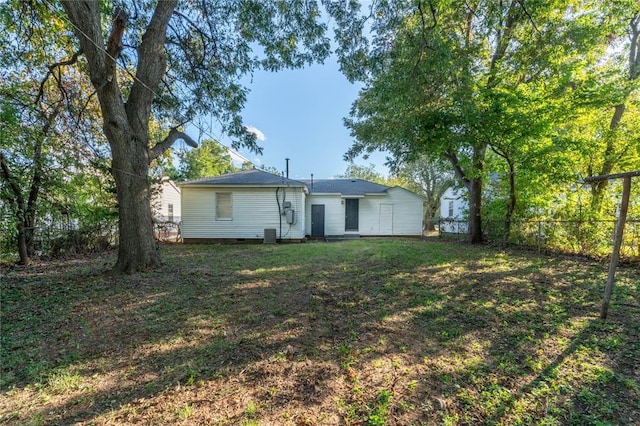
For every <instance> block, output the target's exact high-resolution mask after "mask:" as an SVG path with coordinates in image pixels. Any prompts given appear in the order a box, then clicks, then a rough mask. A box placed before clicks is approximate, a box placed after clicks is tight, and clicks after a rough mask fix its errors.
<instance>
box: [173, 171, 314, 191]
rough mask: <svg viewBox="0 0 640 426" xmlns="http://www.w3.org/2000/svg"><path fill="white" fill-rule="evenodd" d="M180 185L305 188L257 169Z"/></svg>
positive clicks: (301, 184)
mask: <svg viewBox="0 0 640 426" xmlns="http://www.w3.org/2000/svg"><path fill="white" fill-rule="evenodd" d="M180 185H181V186H192V185H193V186H196V185H242V186H277V185H287V186H302V187H304V186H305V184H304V183H303V182H300V181H298V180H293V179H288V178H286V177H283V176H278V175H274V174H273V173H269V172H265V171H264V170H259V169H252V170H243V171H241V172H234V173H227V174H224V175H220V176H214V177H208V178H202V179H194V180H189V181H186V182H182V183H180Z"/></svg>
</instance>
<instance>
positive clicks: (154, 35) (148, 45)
mask: <svg viewBox="0 0 640 426" xmlns="http://www.w3.org/2000/svg"><path fill="white" fill-rule="evenodd" d="M176 5H177V0H166V1H160V2H158V3H157V5H156V9H155V11H154V12H153V16H152V17H151V20H150V21H149V25H148V26H147V28H146V31H145V33H144V35H143V36H142V42H141V43H140V45H139V46H138V67H137V69H136V78H135V80H134V82H133V85H132V86H131V92H130V95H129V99H128V101H127V106H126V108H127V116H128V117H129V122H130V124H131V126H132V127H133V129H134V132H135V133H137V134H141V135H146V134H147V129H148V122H149V120H148V118H149V115H150V114H151V104H152V102H153V98H154V97H155V95H156V93H155V92H156V90H157V88H158V86H159V84H160V82H161V80H162V77H163V76H164V75H165V73H166V63H167V61H166V57H165V46H164V44H165V40H166V32H167V26H168V25H169V20H170V19H171V16H172V15H173V11H174V10H175V8H176Z"/></svg>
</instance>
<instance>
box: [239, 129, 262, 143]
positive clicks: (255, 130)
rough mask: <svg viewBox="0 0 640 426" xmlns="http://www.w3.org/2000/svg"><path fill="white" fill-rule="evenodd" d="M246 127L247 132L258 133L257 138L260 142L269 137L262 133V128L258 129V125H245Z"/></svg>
mask: <svg viewBox="0 0 640 426" xmlns="http://www.w3.org/2000/svg"><path fill="white" fill-rule="evenodd" d="M244 128H245V129H246V130H247V132H249V133H253V134H254V135H256V138H257V139H258V140H259V141H260V142H263V141H265V140H266V139H267V137H266V136H265V135H264V133H262V132H261V131H260V129H258V128H257V127H255V126H245V127H244Z"/></svg>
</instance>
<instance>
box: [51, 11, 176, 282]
mask: <svg viewBox="0 0 640 426" xmlns="http://www.w3.org/2000/svg"><path fill="white" fill-rule="evenodd" d="M62 4H63V6H64V8H65V11H66V12H67V16H68V17H69V19H70V21H71V22H73V24H74V29H75V30H76V35H77V37H78V40H79V42H80V46H81V47H82V51H83V52H84V55H85V56H86V58H87V68H88V72H89V75H90V77H91V83H92V84H93V85H94V87H95V88H96V92H97V94H98V100H99V101H100V109H101V111H102V117H103V128H104V133H105V136H106V137H107V140H108V141H109V145H110V146H111V155H112V157H113V162H112V173H113V176H114V178H115V182H116V190H117V198H118V212H119V219H120V222H119V231H120V245H119V249H118V261H117V263H116V265H115V267H114V270H115V271H116V272H125V273H133V272H136V271H143V270H147V269H151V268H154V267H156V266H158V265H159V264H160V257H159V255H158V252H157V250H156V243H155V240H154V238H153V224H152V221H151V204H150V192H149V181H148V172H149V163H150V160H151V159H152V158H154V157H157V156H158V155H160V154H161V153H162V152H163V151H164V150H166V149H167V148H168V147H169V146H170V145H171V144H172V143H173V142H174V141H175V140H176V139H177V138H178V137H177V135H176V133H177V132H175V131H174V130H172V132H170V133H169V136H168V137H167V139H165V140H164V141H163V142H161V143H159V144H157V145H156V146H155V147H153V148H151V149H150V147H149V139H148V130H149V119H150V116H151V105H152V103H153V99H154V97H155V91H156V90H157V88H158V86H159V84H160V81H161V80H162V76H163V75H164V74H165V72H166V58H165V51H164V43H165V33H166V29H167V25H168V23H169V20H170V19H171V15H172V13H173V10H174V9H175V7H176V4H177V0H166V1H161V2H158V3H157V4H156V7H155V10H154V13H153V16H152V18H151V21H150V22H149V24H148V26H147V28H146V31H145V33H144V35H143V37H142V39H141V42H140V44H139V45H138V47H137V54H138V66H137V69H136V75H135V80H134V81H133V83H132V85H131V89H130V90H129V91H128V98H127V100H126V102H125V101H124V96H125V95H124V92H123V91H122V90H121V88H120V86H119V84H118V79H117V72H116V71H117V70H116V68H117V63H116V60H117V58H118V56H119V55H120V51H121V49H122V38H123V34H124V32H125V30H126V26H127V23H128V22H127V21H128V17H127V14H126V13H125V11H124V10H122V9H120V8H116V9H115V10H114V15H113V18H112V21H111V29H110V32H109V37H108V39H107V43H106V45H105V40H104V38H103V28H102V21H101V15H100V14H101V10H100V4H99V3H98V2H76V1H72V0H67V1H63V2H62Z"/></svg>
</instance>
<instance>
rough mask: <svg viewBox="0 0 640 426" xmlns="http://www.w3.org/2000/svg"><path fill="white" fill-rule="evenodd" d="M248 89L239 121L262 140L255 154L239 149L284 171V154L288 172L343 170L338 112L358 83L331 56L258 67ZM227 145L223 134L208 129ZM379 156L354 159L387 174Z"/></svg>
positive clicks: (343, 131)
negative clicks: (300, 65)
mask: <svg viewBox="0 0 640 426" xmlns="http://www.w3.org/2000/svg"><path fill="white" fill-rule="evenodd" d="M247 85H248V87H249V89H250V90H251V92H250V93H249V95H248V98H247V103H246V105H245V109H244V112H243V118H244V123H245V125H247V126H252V127H254V128H255V129H257V130H258V131H259V132H260V133H261V134H262V135H264V140H259V141H258V142H259V144H260V146H262V148H263V154H262V155H261V156H259V155H256V154H255V153H251V152H249V151H246V150H239V153H240V154H242V155H243V156H245V157H246V158H248V159H249V160H251V161H252V162H253V163H254V164H256V165H265V166H271V167H276V168H277V169H278V170H281V171H284V169H285V158H289V159H290V162H289V177H291V178H293V179H309V178H310V176H311V173H313V174H314V178H316V179H324V178H332V177H335V176H336V175H338V174H342V173H344V172H345V170H346V168H347V166H348V163H347V162H345V161H344V160H343V155H344V153H345V152H346V151H347V150H348V149H349V147H350V146H351V142H352V139H351V136H350V135H349V130H348V129H347V128H346V127H344V124H343V121H342V119H343V117H346V116H347V115H348V114H349V110H350V108H351V104H352V103H353V101H354V100H355V99H356V97H357V95H358V90H359V87H360V86H358V85H354V84H351V83H350V82H349V81H348V80H347V79H346V78H345V77H344V75H342V73H341V72H340V70H339V67H338V64H337V62H336V59H335V57H330V58H328V59H327V60H326V61H325V63H324V64H316V65H312V66H309V67H306V68H304V69H299V70H284V71H280V72H277V73H270V72H264V71H258V72H256V73H255V74H254V76H253V80H252V81H247ZM213 136H215V137H216V139H218V140H219V141H220V142H222V143H223V144H224V145H226V146H229V145H230V140H229V139H228V138H226V137H225V136H224V135H222V134H220V133H218V134H214V135H213ZM384 162H385V155H384V154H382V153H380V154H374V155H372V156H371V157H370V158H369V159H368V160H364V159H362V158H358V159H357V160H356V164H360V165H369V164H374V165H375V169H376V171H378V172H379V173H382V174H387V173H388V170H387V168H386V167H385V166H384Z"/></svg>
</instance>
